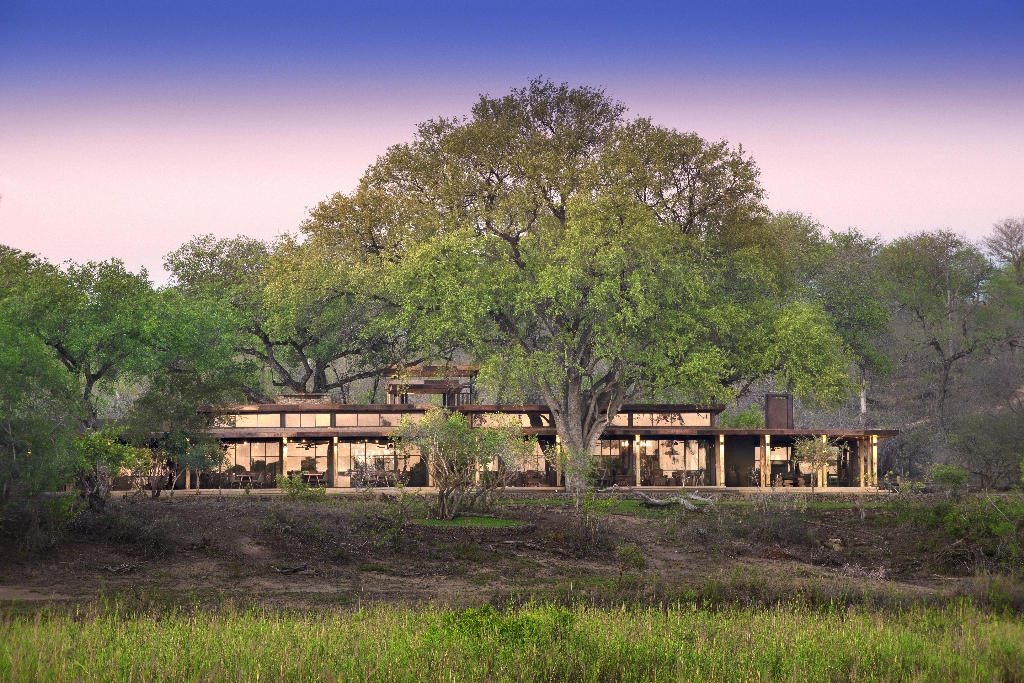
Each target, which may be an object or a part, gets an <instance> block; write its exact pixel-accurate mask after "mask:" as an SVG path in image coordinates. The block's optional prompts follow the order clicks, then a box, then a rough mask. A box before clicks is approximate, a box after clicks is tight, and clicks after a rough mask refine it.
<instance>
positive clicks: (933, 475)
mask: <svg viewBox="0 0 1024 683" xmlns="http://www.w3.org/2000/svg"><path fill="white" fill-rule="evenodd" d="M928 478H929V479H930V480H931V481H932V482H933V483H935V484H936V485H938V486H942V487H944V488H948V489H959V488H961V487H962V486H963V485H964V484H966V483H967V472H965V471H963V470H962V469H960V468H959V467H957V466H956V465H932V466H931V467H929V468H928Z"/></svg>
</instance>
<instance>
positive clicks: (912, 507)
mask: <svg viewBox="0 0 1024 683" xmlns="http://www.w3.org/2000/svg"><path fill="white" fill-rule="evenodd" d="M890 506H891V508H892V509H893V511H894V512H895V513H896V514H897V516H898V517H900V518H901V519H908V520H912V521H915V522H917V523H918V524H921V525H924V526H927V527H931V528H937V529H942V530H943V531H944V532H945V533H946V534H948V535H949V536H950V537H951V538H952V539H954V542H955V543H956V544H957V545H958V546H960V545H962V546H963V552H964V553H965V554H966V556H967V557H968V558H969V559H968V561H969V562H970V563H971V564H975V565H979V566H978V568H979V569H982V570H987V569H996V568H998V569H1002V570H1004V571H1007V572H1009V573H1011V574H1014V575H1017V576H1024V495H1022V494H1020V493H1014V494H1010V495H1006V496H992V495H988V494H984V495H978V496H963V497H961V498H959V499H955V500H953V501H950V502H945V503H939V504H920V503H915V502H907V501H899V500H897V501H896V502H893V503H891V504H890Z"/></svg>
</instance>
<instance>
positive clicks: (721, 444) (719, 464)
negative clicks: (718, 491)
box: [715, 434, 725, 486]
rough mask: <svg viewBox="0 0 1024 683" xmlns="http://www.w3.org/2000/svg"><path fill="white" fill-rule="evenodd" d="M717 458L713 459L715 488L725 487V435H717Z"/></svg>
mask: <svg viewBox="0 0 1024 683" xmlns="http://www.w3.org/2000/svg"><path fill="white" fill-rule="evenodd" d="M715 450H716V451H717V456H718V457H717V458H716V459H715V486H725V434H719V435H718V448H716V449H715Z"/></svg>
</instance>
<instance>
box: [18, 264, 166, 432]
mask: <svg viewBox="0 0 1024 683" xmlns="http://www.w3.org/2000/svg"><path fill="white" fill-rule="evenodd" d="M15 305H16V306H17V309H18V310H17V312H16V315H18V316H19V317H20V320H21V324H22V325H24V327H25V329H26V330H27V331H28V332H30V333H31V334H33V335H34V336H35V337H36V338H37V339H39V340H40V341H42V342H43V343H44V344H45V345H46V346H48V347H49V348H51V349H52V350H53V352H54V354H55V356H56V358H57V360H58V361H59V363H60V364H61V366H63V368H64V369H65V370H66V371H67V373H68V375H69V377H70V379H71V381H72V384H73V386H74V391H75V394H76V395H77V396H76V400H77V401H78V402H79V403H80V406H81V409H82V412H81V421H82V424H83V426H85V427H86V428H87V429H89V430H96V429H99V428H100V427H101V426H102V424H101V423H102V419H101V412H102V411H103V409H104V408H105V407H107V406H109V404H110V399H111V398H112V397H113V395H114V393H115V392H117V391H119V390H120V389H123V388H126V387H125V385H128V388H130V385H131V384H133V383H136V382H138V381H139V380H141V378H142V377H144V376H145V375H146V373H147V372H148V371H149V370H150V369H151V368H152V367H153V360H154V359H153V353H152V350H153V333H154V330H155V327H156V324H157V319H156V316H155V312H156V293H155V292H154V290H153V287H152V285H151V284H150V282H149V278H148V277H147V275H146V272H145V270H143V271H141V272H140V273H139V274H138V275H136V274H133V273H131V272H129V271H127V270H126V269H125V267H124V264H123V263H122V262H121V261H119V260H117V259H111V260H109V261H103V262H99V263H96V262H91V261H90V262H89V263H86V264H82V265H79V264H76V263H69V264H68V265H67V267H66V268H64V269H63V270H62V269H60V268H55V267H53V266H50V265H49V264H46V263H43V262H40V263H39V264H37V265H36V266H35V267H34V268H33V269H32V270H31V271H30V272H28V273H27V275H26V277H25V278H24V279H23V283H22V285H21V286H20V287H19V296H18V297H17V302H16V304H15ZM118 382H124V383H125V385H121V386H119V385H118ZM103 389H106V391H104V390H103Z"/></svg>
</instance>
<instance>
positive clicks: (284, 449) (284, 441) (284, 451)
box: [278, 436, 288, 488]
mask: <svg viewBox="0 0 1024 683" xmlns="http://www.w3.org/2000/svg"><path fill="white" fill-rule="evenodd" d="M281 478H282V479H287V478H288V437H287V436H282V437H281ZM278 488H280V484H279V485H278Z"/></svg>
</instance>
